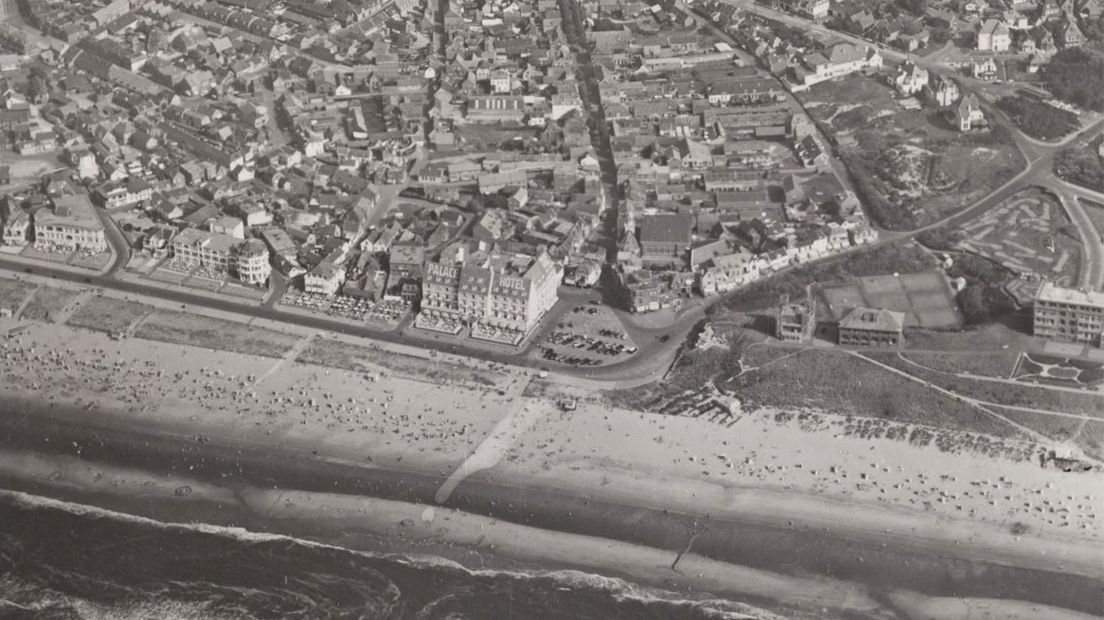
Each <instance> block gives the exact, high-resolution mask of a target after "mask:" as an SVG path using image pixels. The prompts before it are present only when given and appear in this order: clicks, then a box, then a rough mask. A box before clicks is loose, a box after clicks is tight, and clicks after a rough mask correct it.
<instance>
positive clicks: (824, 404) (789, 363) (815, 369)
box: [722, 349, 1019, 437]
mask: <svg viewBox="0 0 1104 620" xmlns="http://www.w3.org/2000/svg"><path fill="white" fill-rule="evenodd" d="M722 387H724V388H725V389H727V390H729V391H731V392H732V393H734V394H735V395H736V396H737V398H740V399H741V400H743V401H745V403H747V404H750V405H752V406H763V407H782V408H799V407H806V408H815V409H824V410H827V411H830V412H832V413H838V414H842V415H854V416H863V417H871V418H878V419H884V420H890V421H893V422H898V423H912V424H924V425H928V426H935V427H940V428H947V429H954V430H963V431H973V432H980V433H987V434H990V435H996V436H1001V437H1015V436H1017V435H1019V432H1018V431H1017V430H1016V429H1014V428H1013V427H1011V426H1009V425H1007V424H1005V423H1003V422H1001V421H1000V420H997V419H995V418H993V417H992V416H990V415H987V414H985V413H984V412H982V411H980V410H978V409H977V408H975V407H972V406H970V405H967V404H965V403H962V402H959V401H957V400H954V399H952V398H949V397H947V396H944V395H943V394H940V393H939V392H936V391H934V390H931V389H929V388H926V387H924V386H922V385H920V384H918V383H916V382H914V381H910V380H908V379H906V378H904V377H900V376H898V375H896V374H894V373H892V372H890V371H888V370H884V369H881V368H878V367H877V366H875V365H874V364H870V363H868V362H866V361H864V360H862V359H859V358H857V357H855V356H853V355H850V354H847V353H844V352H841V351H832V350H819V349H809V350H806V351H803V352H801V353H799V354H797V355H794V356H791V357H788V358H786V359H783V360H780V361H777V362H774V363H773V364H771V365H769V366H766V367H765V368H762V369H760V370H755V371H751V372H748V373H746V374H744V375H742V376H739V377H735V378H732V379H729V380H728V381H725V382H723V383H722Z"/></svg>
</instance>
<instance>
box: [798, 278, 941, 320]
mask: <svg viewBox="0 0 1104 620" xmlns="http://www.w3.org/2000/svg"><path fill="white" fill-rule="evenodd" d="M820 293H821V297H822V298H823V300H824V302H825V303H826V304H827V307H828V311H829V312H830V313H831V315H832V319H833V320H836V321H838V320H840V318H842V317H843V315H844V314H846V313H847V312H848V311H849V310H851V309H852V308H856V307H859V306H863V307H867V308H884V309H886V310H893V311H895V312H903V313H904V314H905V325H906V326H908V327H923V328H928V329H941V328H955V327H960V326H961V325H962V317H961V316H960V315H959V313H958V307H957V306H956V305H955V303H954V295H953V294H952V293H951V289H950V286H948V284H947V281H946V279H945V278H944V277H943V274H941V273H939V272H938V271H925V272H923V273H913V274H905V275H900V276H895V275H881V276H868V277H865V278H857V279H855V280H852V281H848V282H837V283H832V284H826V285H824V286H822V287H820Z"/></svg>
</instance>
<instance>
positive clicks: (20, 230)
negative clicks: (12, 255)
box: [0, 208, 31, 246]
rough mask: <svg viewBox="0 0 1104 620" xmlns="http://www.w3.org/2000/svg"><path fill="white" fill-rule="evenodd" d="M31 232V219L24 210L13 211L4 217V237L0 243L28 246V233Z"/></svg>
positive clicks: (16, 209)
mask: <svg viewBox="0 0 1104 620" xmlns="http://www.w3.org/2000/svg"><path fill="white" fill-rule="evenodd" d="M30 230H31V218H30V216H28V215H27V213H26V212H25V211H23V210H22V209H18V208H15V209H12V210H11V211H10V212H9V213H7V214H6V215H5V216H4V227H3V236H2V239H0V243H3V244H4V245H9V246H11V245H14V246H22V245H27V238H28V233H29V232H30Z"/></svg>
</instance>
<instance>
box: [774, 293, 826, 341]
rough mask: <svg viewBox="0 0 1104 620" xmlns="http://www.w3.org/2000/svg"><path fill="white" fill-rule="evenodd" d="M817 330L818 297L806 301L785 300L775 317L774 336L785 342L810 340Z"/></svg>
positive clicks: (811, 297) (810, 297)
mask: <svg viewBox="0 0 1104 620" xmlns="http://www.w3.org/2000/svg"><path fill="white" fill-rule="evenodd" d="M814 331H816V298H815V297H813V296H812V295H810V296H809V300H808V302H806V303H790V302H789V300H788V299H787V300H783V302H782V305H781V306H779V308H778V314H777V315H775V318H774V336H775V338H778V339H779V340H782V341H784V342H808V341H809V340H811V339H812V337H813V332H814Z"/></svg>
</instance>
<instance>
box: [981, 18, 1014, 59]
mask: <svg viewBox="0 0 1104 620" xmlns="http://www.w3.org/2000/svg"><path fill="white" fill-rule="evenodd" d="M1011 45H1012V35H1011V33H1010V32H1009V31H1008V26H1005V25H1004V24H1003V23H1001V22H1000V21H999V20H996V19H987V20H985V22H984V23H983V24H982V25H981V28H980V29H979V30H978V35H977V48H978V50H980V51H983V52H1007V51H1008V48H1009V47H1011Z"/></svg>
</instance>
